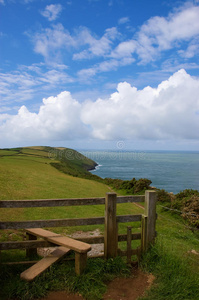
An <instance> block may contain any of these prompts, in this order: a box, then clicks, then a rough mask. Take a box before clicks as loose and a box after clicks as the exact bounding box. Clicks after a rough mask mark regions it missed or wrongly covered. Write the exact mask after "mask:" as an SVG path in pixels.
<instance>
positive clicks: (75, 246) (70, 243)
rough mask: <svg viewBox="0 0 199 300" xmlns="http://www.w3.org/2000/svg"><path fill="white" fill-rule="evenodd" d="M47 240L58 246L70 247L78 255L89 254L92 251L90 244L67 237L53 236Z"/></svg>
mask: <svg viewBox="0 0 199 300" xmlns="http://www.w3.org/2000/svg"><path fill="white" fill-rule="evenodd" d="M47 240H48V241H49V242H51V243H54V244H56V245H60V246H65V247H68V248H70V249H71V250H74V251H75V252H78V253H87V252H88V251H90V250H91V246H90V245H89V244H86V243H83V242H80V241H77V240H74V239H71V238H69V237H67V236H53V237H48V238H47Z"/></svg>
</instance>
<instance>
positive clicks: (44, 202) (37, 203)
mask: <svg viewBox="0 0 199 300" xmlns="http://www.w3.org/2000/svg"><path fill="white" fill-rule="evenodd" d="M144 199H145V196H144V195H138V196H118V197H117V203H128V202H129V203H132V202H144ZM101 204H105V198H104V197H100V198H83V199H76V198H74V199H73V198H72V199H41V200H1V201H0V208H22V207H55V206H78V205H101Z"/></svg>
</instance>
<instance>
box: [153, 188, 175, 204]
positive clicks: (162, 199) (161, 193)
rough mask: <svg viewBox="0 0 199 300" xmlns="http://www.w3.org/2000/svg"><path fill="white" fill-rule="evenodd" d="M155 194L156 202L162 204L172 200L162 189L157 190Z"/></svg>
mask: <svg viewBox="0 0 199 300" xmlns="http://www.w3.org/2000/svg"><path fill="white" fill-rule="evenodd" d="M156 193H157V201H159V202H162V203H164V202H171V199H172V196H171V194H169V193H168V192H166V191H165V190H164V189H162V190H159V189H157V190H156Z"/></svg>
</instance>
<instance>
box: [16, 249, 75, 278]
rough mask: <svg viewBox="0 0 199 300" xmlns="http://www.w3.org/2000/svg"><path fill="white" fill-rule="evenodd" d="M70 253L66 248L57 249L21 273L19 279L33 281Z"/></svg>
mask: <svg viewBox="0 0 199 300" xmlns="http://www.w3.org/2000/svg"><path fill="white" fill-rule="evenodd" d="M69 252H70V249H68V248H66V247H58V248H57V249H55V250H54V251H53V252H52V253H51V254H49V255H48V256H46V257H44V258H42V259H41V260H40V261H38V262H37V263H36V264H34V265H33V266H31V267H30V268H28V269H27V270H25V271H24V272H22V273H21V275H20V278H21V279H23V280H26V281H31V280H33V279H34V278H35V277H36V276H38V275H40V274H41V273H43V272H44V271H45V270H46V269H48V268H49V267H50V266H51V265H52V264H53V263H55V262H57V261H59V260H60V259H61V258H62V257H63V256H64V255H66V254H67V253H69Z"/></svg>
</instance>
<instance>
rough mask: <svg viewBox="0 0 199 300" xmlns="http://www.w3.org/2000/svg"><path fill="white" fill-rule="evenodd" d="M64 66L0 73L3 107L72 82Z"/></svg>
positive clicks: (35, 67)
mask: <svg viewBox="0 0 199 300" xmlns="http://www.w3.org/2000/svg"><path fill="white" fill-rule="evenodd" d="M65 69H66V66H63V65H58V69H57V70H56V69H52V70H47V71H46V70H45V68H44V66H43V65H41V66H40V65H36V64H33V65H31V66H19V70H18V71H15V72H9V73H0V96H1V97H2V102H3V103H4V105H5V104H6V103H7V104H8V103H12V102H21V101H26V100H29V99H32V98H33V97H34V96H35V95H36V94H37V93H38V92H40V91H41V89H42V90H43V91H44V90H46V91H48V92H50V90H51V89H52V88H56V87H57V86H59V87H60V86H62V85H64V84H66V83H70V82H73V81H74V79H73V78H72V77H70V76H69V75H68V74H67V73H66V71H65Z"/></svg>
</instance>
